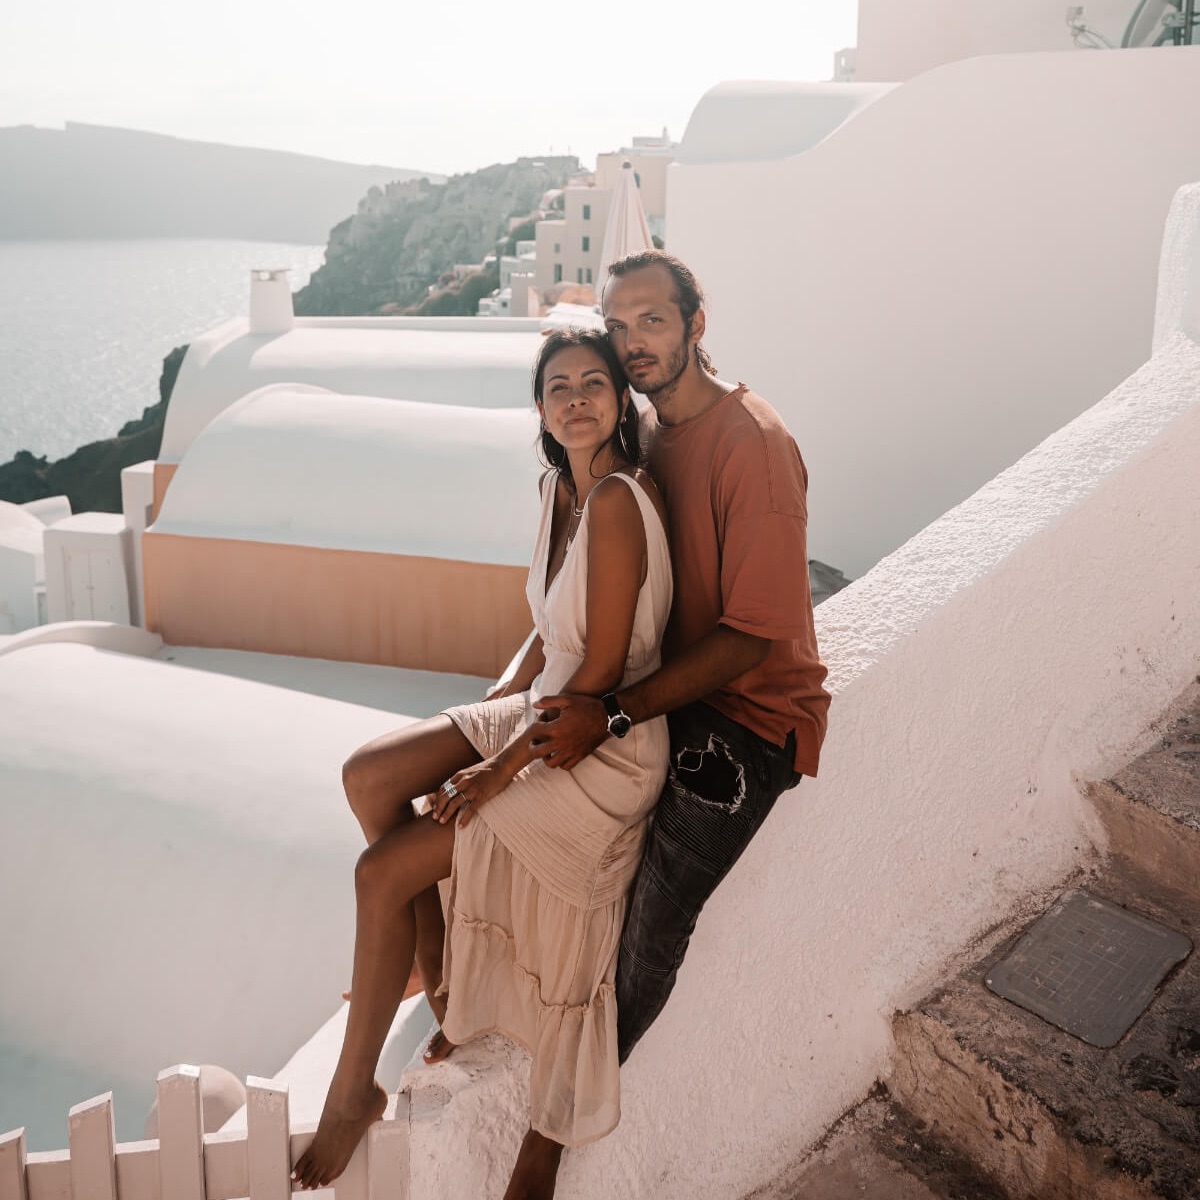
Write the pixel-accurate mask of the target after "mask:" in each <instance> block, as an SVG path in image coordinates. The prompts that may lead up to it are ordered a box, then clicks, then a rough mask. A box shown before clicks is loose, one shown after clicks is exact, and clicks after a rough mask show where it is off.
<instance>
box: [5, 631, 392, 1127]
mask: <svg viewBox="0 0 1200 1200" xmlns="http://www.w3.org/2000/svg"><path fill="white" fill-rule="evenodd" d="M133 632H136V633H138V634H140V635H141V637H142V638H148V637H149V635H147V634H145V633H144V631H133ZM0 712H3V713H4V720H3V722H0V796H2V797H3V810H4V819H5V825H6V828H7V829H8V830H9V831H10V834H11V836H5V837H3V838H0V909H3V911H4V912H6V913H8V914H10V916H11V917H12V918H13V919H10V920H7V921H5V922H4V923H3V925H2V927H0V961H2V962H3V963H4V972H3V976H4V979H5V980H6V982H7V983H11V982H12V981H16V980H20V981H21V984H20V986H19V987H18V986H7V985H6V986H4V987H2V988H0V1028H3V1029H4V1030H5V1032H6V1034H7V1035H8V1036H9V1037H10V1038H11V1039H12V1040H14V1041H16V1042H18V1044H21V1045H23V1046H25V1047H27V1048H28V1049H29V1050H31V1051H36V1050H37V1049H38V1048H39V1047H40V1048H41V1049H43V1050H47V1051H52V1052H53V1054H54V1055H55V1056H56V1057H58V1058H61V1059H63V1060H66V1061H71V1062H73V1063H75V1065H76V1066H78V1067H80V1068H83V1067H87V1068H92V1069H95V1070H98V1071H102V1072H107V1073H111V1076H112V1078H113V1081H114V1082H119V1081H122V1080H141V1081H143V1082H144V1083H152V1082H153V1079H154V1077H155V1075H156V1074H157V1072H158V1071H159V1070H160V1069H161V1068H162V1067H164V1066H167V1065H169V1064H171V1063H176V1062H214V1063H218V1064H220V1065H222V1066H225V1067H227V1068H229V1069H230V1070H232V1071H234V1072H235V1073H236V1074H238V1075H245V1074H246V1073H253V1074H259V1075H270V1074H271V1073H272V1072H273V1071H274V1070H275V1069H276V1068H277V1067H278V1066H279V1065H280V1064H281V1063H283V1062H285V1061H286V1060H287V1059H288V1057H289V1056H290V1055H291V1054H292V1053H293V1052H294V1051H295V1049H296V1047H297V1046H299V1045H300V1044H302V1043H303V1042H305V1041H306V1040H307V1039H308V1038H309V1037H310V1036H311V1034H312V1032H313V1030H314V1029H315V1028H316V1027H317V1026H318V1025H320V1024H321V1023H322V1022H323V1021H324V1020H325V1019H326V1018H327V1017H328V1016H329V1015H330V1014H331V1013H333V1012H334V1011H335V1010H336V1009H337V1008H338V1007H339V1005H340V1004H341V998H340V992H341V989H342V988H343V987H345V986H346V983H347V981H348V980H349V970H350V953H351V947H352V944H353V912H354V895H353V866H354V861H355V858H356V856H357V854H358V852H359V851H360V849H361V846H362V835H361V833H360V831H359V830H358V827H357V825H356V824H355V822H354V820H353V817H352V816H351V814H350V812H349V810H348V809H347V807H346V803H345V798H344V796H343V795H342V789H341V778H340V767H341V763H342V761H343V760H344V758H345V757H346V755H347V754H348V753H349V752H350V751H351V750H353V749H354V748H355V747H356V746H357V745H359V744H361V743H362V742H364V741H365V740H367V739H369V738H371V737H375V736H377V735H378V734H380V733H382V732H384V731H385V730H388V729H391V728H395V727H397V726H398V725H402V724H405V723H406V722H407V720H408V718H405V717H398V716H397V715H395V714H394V713H384V712H379V711H376V710H373V709H369V708H364V707H359V706H357V705H352V704H346V703H341V702H338V701H335V700H328V699H324V698H320V697H317V696H312V695H305V694H302V693H300V692H295V691H289V690H285V689H283V688H278V687H271V686H268V685H265V684H260V683H254V682H250V681H247V680H242V679H231V678H228V677H226V676H223V675H219V674H213V673H209V672H205V671H196V670H189V669H186V668H184V667H177V666H174V665H172V664H171V663H169V662H165V661H159V660H156V659H152V658H141V657H130V656H127V655H124V654H116V653H113V652H111V651H106V650H99V649H95V648H93V647H89V646H84V645H78V644H69V643H58V644H34V645H26V646H25V647H23V648H20V649H17V650H15V651H13V652H10V653H7V654H4V655H2V656H0ZM18 914H19V915H18ZM84 1098H85V1097H82V1096H75V1097H72V1098H71V1102H72V1103H73V1102H75V1101H77V1100H81V1099H84ZM63 1115H64V1118H65V1110H64V1113H63ZM141 1115H142V1114H140V1113H139V1114H137V1116H138V1119H139V1120H140V1117H141Z"/></svg>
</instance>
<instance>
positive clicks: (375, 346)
mask: <svg viewBox="0 0 1200 1200" xmlns="http://www.w3.org/2000/svg"><path fill="white" fill-rule="evenodd" d="M539 327H540V323H539V322H538V321H537V320H536V319H531V320H497V321H486V322H484V321H477V320H471V319H468V318H458V319H455V318H443V319H441V320H433V319H430V320H417V319H408V320H405V319H403V318H387V317H375V318H362V319H341V320H332V319H331V320H304V319H299V320H297V322H296V326H295V328H294V329H292V330H290V331H289V332H287V333H282V334H271V335H266V334H252V333H250V332H249V331H248V330H249V324H248V322H247V321H246V320H244V319H239V320H236V321H231V322H228V323H227V324H225V325H223V326H221V327H220V328H219V329H216V330H213V331H212V332H211V333H208V334H205V335H204V336H203V337H200V338H196V339H195V340H194V341H193V342H192V344H191V347H190V348H189V350H188V352H187V355H186V357H185V358H184V362H183V366H182V368H181V370H180V372H179V378H178V379H177V380H176V382H175V388H174V390H173V392H172V395H171V403H170V404H169V406H168V408H167V420H166V427H165V428H164V430H163V441H162V449H161V451H160V452H159V461H161V462H167V463H177V462H180V461H181V460H182V458H183V456H184V454H185V452H186V451H187V449H188V447H189V446H190V445H191V444H192V442H193V441H194V440H195V438H196V436H197V435H198V434H199V433H200V431H201V430H202V429H203V428H204V427H205V425H207V424H208V423H209V421H211V420H212V419H213V417H215V416H216V415H217V414H218V413H220V412H222V411H223V410H224V409H226V408H228V407H229V405H231V404H232V403H233V402H234V401H235V400H238V399H240V398H241V397H242V396H244V395H246V393H247V392H251V391H254V390H255V389H256V388H260V387H262V386H264V385H265V384H269V383H286V382H294V383H307V384H313V385H316V386H318V387H324V388H330V389H333V390H334V391H339V392H345V393H347V394H351V395H363V396H385V397H388V398H393V399H397V398H404V399H409V400H420V401H423V402H426V403H430V404H462V405H474V406H477V407H480V408H526V407H528V406H529V405H530V403H531V402H532V399H531V398H532V388H531V384H530V379H531V375H532V370H533V360H534V357H535V356H536V354H537V350H538V346H539V345H540V344H541V341H542V336H541V333H540V332H539Z"/></svg>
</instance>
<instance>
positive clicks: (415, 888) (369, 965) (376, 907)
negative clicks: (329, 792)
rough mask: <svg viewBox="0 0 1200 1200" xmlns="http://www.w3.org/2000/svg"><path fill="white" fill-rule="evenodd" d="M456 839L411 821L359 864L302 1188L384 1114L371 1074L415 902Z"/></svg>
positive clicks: (323, 1174) (448, 829) (441, 869)
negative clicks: (333, 1041)
mask: <svg viewBox="0 0 1200 1200" xmlns="http://www.w3.org/2000/svg"><path fill="white" fill-rule="evenodd" d="M454 832H455V823H454V822H450V823H448V824H446V825H442V824H439V823H438V822H437V821H433V820H429V819H424V820H419V821H409V822H407V823H405V824H404V825H402V826H401V827H400V828H399V829H395V830H393V831H392V832H391V833H388V834H385V835H384V836H383V837H381V838H380V839H379V840H378V841H376V842H375V844H374V845H372V846H369V847H368V848H367V849H366V850H365V851H364V852H363V854H362V856H361V857H360V858H359V860H358V866H357V868H356V869H355V873H354V888H355V895H356V898H357V902H358V915H357V921H356V925H355V937H354V971H353V974H352V976H351V984H350V990H351V1000H350V1012H349V1014H348V1016H347V1019H346V1034H345V1037H344V1039H343V1041H342V1052H341V1055H340V1057H339V1058H338V1064H337V1068H336V1069H335V1071H334V1073H333V1079H332V1081H331V1082H330V1084H329V1094H328V1095H327V1096H326V1098H325V1107H324V1109H323V1111H322V1113H321V1120H320V1123H319V1124H318V1126H317V1133H316V1136H315V1137H314V1138H313V1141H312V1144H311V1145H310V1146H309V1148H308V1149H307V1150H306V1151H305V1152H304V1154H302V1155H301V1157H300V1159H299V1161H298V1162H297V1163H296V1166H295V1169H294V1170H293V1172H292V1177H293V1179H295V1180H296V1181H297V1182H298V1183H299V1184H300V1185H301V1186H302V1187H306V1188H314V1187H324V1186H325V1185H326V1184H327V1183H329V1182H331V1181H332V1180H333V1179H336V1178H337V1176H339V1175H340V1174H341V1173H342V1172H343V1171H344V1170H345V1169H346V1164H347V1163H348V1162H349V1161H350V1156H351V1155H352V1154H353V1153H354V1148H355V1146H357V1145H358V1143H359V1141H360V1140H361V1138H362V1136H363V1134H364V1133H365V1132H366V1130H367V1127H368V1126H369V1125H371V1124H372V1122H374V1121H376V1120H378V1118H379V1117H381V1116H382V1115H383V1110H384V1107H385V1105H386V1104H387V1094H386V1093H385V1092H384V1090H383V1089H382V1088H381V1087H380V1086H379V1084H377V1083H376V1082H375V1068H376V1066H377V1065H378V1063H379V1055H380V1052H381V1051H382V1050H383V1043H384V1040H385V1039H386V1037H387V1033H388V1029H389V1028H390V1027H391V1024H392V1021H393V1019H394V1018H395V1016H396V1010H397V1009H398V1008H399V1007H400V1000H401V997H402V996H403V995H404V987H405V984H406V983H407V982H408V977H409V975H410V974H411V972H412V967H413V957H414V954H415V951H416V933H417V930H416V913H415V910H414V904H413V901H414V900H415V898H416V897H417V896H418V895H420V894H421V893H422V892H423V891H425V890H426V889H427V888H429V887H431V886H433V885H434V884H436V883H437V881H438V880H439V879H444V878H445V877H446V876H447V875H448V874H449V873H450V863H451V859H452V856H453V853H454Z"/></svg>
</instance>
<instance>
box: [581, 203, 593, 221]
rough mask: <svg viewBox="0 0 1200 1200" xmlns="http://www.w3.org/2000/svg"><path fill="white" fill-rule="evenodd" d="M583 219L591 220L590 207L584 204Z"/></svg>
mask: <svg viewBox="0 0 1200 1200" xmlns="http://www.w3.org/2000/svg"><path fill="white" fill-rule="evenodd" d="M583 219H584V220H585V221H590V220H591V219H592V206H591V205H590V204H585V205H584V206H583Z"/></svg>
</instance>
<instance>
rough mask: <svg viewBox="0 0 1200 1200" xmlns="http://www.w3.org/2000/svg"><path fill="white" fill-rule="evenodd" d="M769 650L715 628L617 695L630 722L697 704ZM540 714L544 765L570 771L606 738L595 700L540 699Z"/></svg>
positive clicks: (761, 642)
mask: <svg viewBox="0 0 1200 1200" xmlns="http://www.w3.org/2000/svg"><path fill="white" fill-rule="evenodd" d="M770 649H771V642H770V639H768V638H761V637H755V636H754V634H750V633H743V632H742V631H741V630H738V629H731V628H730V627H729V626H728V625H718V626H717V627H716V629H714V630H713V631H712V633H709V634H706V635H705V636H704V637H702V638H701V639H700V640H699V641H698V642H695V643H693V644H692V645H691V646H689V647H688V648H687V649H686V650H685V651H684V652H683V653H682V654H679V655H678V656H676V657H675V658H673V659H672V660H671V661H670V662H669V663H667V664H666V665H664V666H662V667H660V668H659V669H658V670H657V671H655V672H654V674H653V675H647V676H646V678H645V679H642V680H639V681H638V682H637V683H634V684H631V685H630V686H629V687H627V688H623V689H622V690H621V691H619V692H617V694H616V695H617V702H618V703H619V704H620V706H621V708H622V709H623V710H624V711H625V712H626V713H627V714H628V715H629V716H630V718H632V720H633V722H634V724H635V725H636V724H638V723H639V722H641V721H649V720H650V719H651V718H652V717H658V716H661V715H662V714H663V713H666V712H670V711H671V710H672V709H676V708H679V707H680V706H682V705H684V704H690V703H692V701H694V700H702V699H703V698H704V697H705V696H708V695H711V694H712V693H713V692H715V691H717V690H718V689H719V688H722V687H724V686H725V685H726V684H727V683H729V682H731V681H732V680H734V679H737V677H738V676H739V675H744V674H745V673H746V672H747V671H750V670H753V668H755V667H757V666H758V665H759V663H761V662H762V661H763V659H764V658H766V657H767V653H768V652H769V650H770ZM534 708H537V709H541V710H543V711H544V713H545V716H544V717H543V720H542V722H541V723H540V724H539V725H538V727H537V733H536V735H535V736H536V737H537V740H538V744H539V748H540V749H543V750H545V751H546V758H545V759H544V761H545V763H546V765H547V766H551V767H563V768H565V769H566V770H570V769H571V768H572V767H574V766H575V765H576V764H577V763H579V762H581V761H582V760H583V759H585V758H586V757H587V756H588V755H589V754H591V752H592V751H593V750H595V749H596V747H597V746H599V745H600V743H601V742H602V741H604V739H605V738H606V737H607V736H608V716H607V714H606V713H605V711H604V704H603V703H602V702H601V701H600V700H599V699H597V698H596V697H595V696H580V695H574V694H567V695H559V696H545V697H543V698H542V699H541V700H539V701H537V703H536V704H534Z"/></svg>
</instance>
